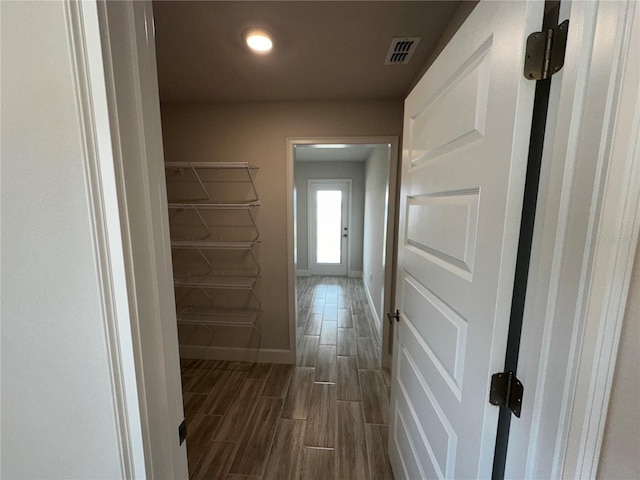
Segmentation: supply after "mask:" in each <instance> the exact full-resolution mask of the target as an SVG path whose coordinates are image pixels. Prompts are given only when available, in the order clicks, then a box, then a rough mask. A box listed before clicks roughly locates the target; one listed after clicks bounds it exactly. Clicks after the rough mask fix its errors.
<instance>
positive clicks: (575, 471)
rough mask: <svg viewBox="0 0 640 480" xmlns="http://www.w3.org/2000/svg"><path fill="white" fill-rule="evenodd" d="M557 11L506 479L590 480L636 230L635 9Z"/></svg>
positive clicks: (588, 5) (610, 6)
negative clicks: (521, 391) (559, 51)
mask: <svg viewBox="0 0 640 480" xmlns="http://www.w3.org/2000/svg"><path fill="white" fill-rule="evenodd" d="M561 9H562V12H561V17H560V21H562V20H564V19H565V18H570V22H571V23H570V28H569V40H568V44H567V55H566V62H565V67H564V69H563V70H562V71H561V72H560V73H559V74H558V75H556V76H554V79H553V81H552V90H551V99H550V110H549V117H548V119H547V132H546V138H545V152H544V155H543V171H542V174H541V184H540V197H539V200H538V214H537V219H536V231H535V232H534V244H533V248H532V259H531V265H532V267H531V273H530V278H529V287H528V292H527V304H526V308H525V318H524V324H523V334H522V343H521V345H520V352H521V354H520V361H519V365H518V376H519V377H520V379H521V380H523V382H524V384H525V398H524V401H523V415H522V418H520V419H514V420H513V421H512V422H511V432H510V437H509V450H508V452H507V471H506V477H507V478H595V477H596V473H597V466H598V461H599V455H600V445H601V442H602V436H603V432H604V425H605V420H606V413H607V408H608V399H609V393H610V389H611V379H612V375H613V370H614V367H615V360H616V352H617V348H618V340H619V335H620V324H621V319H622V316H623V313H624V306H625V303H626V301H625V300H626V298H627V293H628V292H627V290H628V285H629V277H630V270H631V265H632V263H633V254H634V252H635V248H636V244H637V235H638V228H639V223H640V219H639V218H638V212H637V205H638V202H640V191H639V190H640V187H639V186H640V181H639V180H640V178H639V176H640V172H639V170H638V169H639V168H640V167H639V166H638V163H639V162H638V160H640V159H639V152H638V150H637V149H638V146H637V145H638V140H639V133H638V128H639V127H638V124H639V123H640V118H639V117H640V113H639V112H640V108H639V107H640V103H639V102H640V100H639V99H638V97H640V92H639V87H638V86H639V85H640V81H639V80H640V79H639V74H638V67H637V62H635V63H634V62H633V60H632V59H635V58H638V56H640V47H639V46H638V41H637V40H636V42H635V47H634V48H635V50H633V51H631V50H630V49H629V38H631V37H632V36H631V34H630V31H629V29H630V27H631V22H632V17H633V15H632V13H633V11H634V9H635V17H634V18H635V20H634V21H635V25H636V27H635V28H638V26H637V25H638V9H637V7H636V6H635V5H633V2H606V1H603V2H595V1H594V2H574V3H568V2H562V4H561ZM569 13H570V15H569ZM636 37H637V33H636ZM595 39H597V41H596V40H595ZM625 66H626V69H624V67H625ZM625 87H626V89H625ZM625 95H626V96H625ZM634 148H635V150H634ZM607 239H608V240H607Z"/></svg>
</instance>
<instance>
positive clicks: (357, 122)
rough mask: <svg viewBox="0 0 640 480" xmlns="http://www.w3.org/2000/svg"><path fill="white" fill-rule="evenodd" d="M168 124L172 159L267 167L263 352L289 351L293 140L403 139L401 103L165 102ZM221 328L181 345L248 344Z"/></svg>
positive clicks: (261, 184) (260, 177)
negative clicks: (289, 147) (289, 216)
mask: <svg viewBox="0 0 640 480" xmlns="http://www.w3.org/2000/svg"><path fill="white" fill-rule="evenodd" d="M162 121H163V141H164V147H165V160H166V161H228V162H246V161H248V162H251V163H253V164H256V165H258V166H260V167H261V168H260V170H259V171H258V172H257V175H256V186H257V189H258V192H259V193H260V199H261V202H262V206H261V207H260V208H259V209H258V210H259V212H258V223H259V226H260V230H261V234H262V244H261V245H260V251H259V256H260V260H261V264H262V282H261V285H260V294H261V297H262V300H263V305H262V307H263V313H262V314H261V318H262V331H263V335H262V341H261V344H260V347H261V348H265V349H266V348H269V349H287V350H288V349H289V348H290V341H289V325H288V318H289V311H288V299H287V235H286V232H287V197H288V194H287V184H286V179H287V164H286V159H287V151H286V148H287V137H307V138H318V137H348V136H383V135H384V136H400V135H401V132H402V101H401V100H393V101H351V102H348V101H339V102H288V103H238V104H210V105H207V104H164V105H162ZM219 330H220V331H219V332H218V335H217V336H216V337H215V338H212V337H211V336H206V332H200V333H198V336H195V335H194V336H192V337H190V338H188V334H189V333H191V332H185V333H184V335H183V336H182V338H181V342H186V341H188V342H190V344H200V345H211V346H216V345H224V346H240V347H241V346H246V345H247V343H248V341H249V340H248V339H247V337H246V336H244V335H245V333H243V332H237V331H236V332H224V331H222V329H219ZM237 330H239V329H237ZM245 330H246V329H245ZM294 341H295V340H294V339H291V345H292V344H293V342H294Z"/></svg>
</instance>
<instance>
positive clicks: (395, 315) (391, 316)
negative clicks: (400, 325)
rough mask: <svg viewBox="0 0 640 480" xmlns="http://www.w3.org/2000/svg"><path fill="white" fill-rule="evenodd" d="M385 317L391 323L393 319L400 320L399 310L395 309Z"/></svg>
mask: <svg viewBox="0 0 640 480" xmlns="http://www.w3.org/2000/svg"><path fill="white" fill-rule="evenodd" d="M387 318H388V319H389V321H390V322H391V323H393V321H394V320H395V321H396V322H399V321H400V310H396V311H395V312H389V313H387Z"/></svg>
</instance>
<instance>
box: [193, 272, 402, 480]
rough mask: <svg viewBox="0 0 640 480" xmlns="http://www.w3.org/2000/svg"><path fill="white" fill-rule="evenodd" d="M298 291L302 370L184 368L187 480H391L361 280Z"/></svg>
mask: <svg viewBox="0 0 640 480" xmlns="http://www.w3.org/2000/svg"><path fill="white" fill-rule="evenodd" d="M297 286H298V291H297V294H298V322H297V323H298V325H297V326H298V335H299V344H298V359H297V365H296V366H294V365H275V364H250V363H243V362H225V361H210V360H190V359H183V360H181V364H182V384H183V395H184V407H185V416H186V418H187V457H188V460H189V476H190V479H191V480H200V479H207V480H216V479H220V480H313V479H322V480H325V479H326V480H377V479H385V480H393V473H392V472H391V466H390V465H389V459H388V457H387V453H386V452H387V446H386V445H387V438H388V422H389V382H390V376H389V372H388V371H383V370H380V368H379V354H378V351H377V348H376V345H378V344H379V342H378V339H377V338H375V337H374V336H372V332H374V335H375V332H376V330H377V329H376V326H374V325H373V324H371V320H370V319H371V318H372V317H371V313H370V312H369V309H368V306H367V301H366V298H365V297H364V290H363V288H364V287H363V285H362V280H359V279H349V278H345V277H305V278H299V279H298V285H297ZM301 317H303V318H301Z"/></svg>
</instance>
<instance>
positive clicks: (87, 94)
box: [64, 0, 146, 478]
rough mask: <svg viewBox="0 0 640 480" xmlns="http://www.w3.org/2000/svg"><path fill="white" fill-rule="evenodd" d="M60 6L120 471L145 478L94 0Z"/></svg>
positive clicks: (106, 103)
mask: <svg viewBox="0 0 640 480" xmlns="http://www.w3.org/2000/svg"><path fill="white" fill-rule="evenodd" d="M64 8H65V14H66V17H67V18H66V21H67V25H68V29H69V32H68V35H69V42H70V45H71V48H72V49H73V53H74V57H73V58H72V63H73V68H74V71H75V77H76V78H75V82H76V84H75V90H76V95H77V102H78V110H79V112H78V113H79V116H80V120H81V124H82V128H83V132H82V134H83V136H84V142H85V143H84V149H85V156H84V159H85V161H86V163H85V175H86V181H87V185H88V190H89V192H90V213H91V216H92V218H93V224H94V230H93V240H94V242H93V245H94V249H95V257H96V262H97V269H98V271H99V275H100V277H99V279H98V280H99V282H100V286H101V288H100V291H101V297H102V298H101V303H102V309H103V319H104V321H105V325H104V329H105V334H106V337H107V350H108V353H109V357H110V360H111V362H110V365H109V367H110V372H111V376H112V380H111V381H112V385H111V386H112V391H113V402H114V408H115V411H116V412H115V413H116V418H117V419H118V425H117V427H118V432H119V439H118V440H119V442H118V443H119V447H120V452H121V462H122V474H123V478H145V477H146V463H145V457H144V440H143V435H142V424H141V417H140V410H139V397H138V385H137V376H136V368H135V359H134V349H133V334H132V330H131V319H130V316H129V297H128V290H127V282H126V274H125V258H124V251H123V246H122V232H121V228H120V211H119V203H118V192H117V187H116V178H115V170H114V163H113V158H114V155H113V150H112V147H111V138H112V131H111V126H110V119H109V107H108V102H107V90H106V83H105V70H104V63H103V52H102V41H101V38H100V29H99V20H98V11H97V2H95V1H86V2H80V3H76V2H72V1H69V0H66V1H65V3H64Z"/></svg>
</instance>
